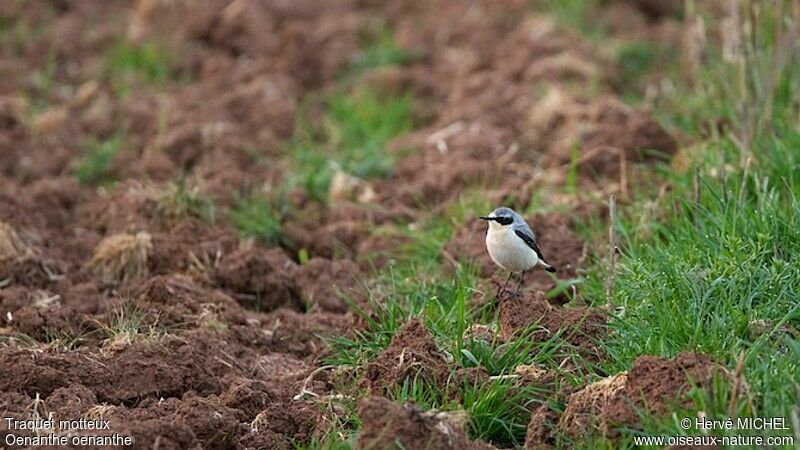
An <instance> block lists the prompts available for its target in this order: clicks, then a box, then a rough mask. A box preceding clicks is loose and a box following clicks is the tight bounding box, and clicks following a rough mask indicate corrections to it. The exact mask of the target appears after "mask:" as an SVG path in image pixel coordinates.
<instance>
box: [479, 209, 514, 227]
mask: <svg viewBox="0 0 800 450" xmlns="http://www.w3.org/2000/svg"><path fill="white" fill-rule="evenodd" d="M480 218H481V219H483V220H485V221H487V222H489V229H490V230H491V229H498V228H506V227H508V226H510V225H512V224H513V223H514V222H516V221H518V220H522V217H520V215H519V214H517V213H516V212H515V211H514V210H513V209H511V208H507V207H505V206H502V207H500V208H497V209H495V210H494V211H492V212H490V213H489V215H488V216H481V217H480Z"/></svg>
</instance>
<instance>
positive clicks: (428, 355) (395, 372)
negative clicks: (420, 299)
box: [361, 319, 450, 394]
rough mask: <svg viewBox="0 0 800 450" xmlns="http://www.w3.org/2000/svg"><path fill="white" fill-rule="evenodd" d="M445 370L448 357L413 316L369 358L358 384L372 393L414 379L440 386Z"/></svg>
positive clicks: (447, 368) (445, 379)
mask: <svg viewBox="0 0 800 450" xmlns="http://www.w3.org/2000/svg"><path fill="white" fill-rule="evenodd" d="M449 371H450V370H449V366H448V359H447V357H446V356H445V355H444V354H443V353H442V352H440V351H439V349H438V348H437V347H436V342H434V340H433V336H432V335H431V333H430V332H429V331H428V329H427V328H426V327H425V323H424V322H423V321H422V319H413V320H412V321H411V322H409V323H408V324H406V325H405V326H404V327H403V328H402V329H401V330H400V331H399V332H398V333H397V334H396V335H395V336H394V337H393V338H392V342H391V344H389V346H388V347H386V348H385V349H384V350H383V351H382V352H381V353H380V354H378V356H376V357H375V359H373V360H372V361H370V363H369V364H368V365H367V368H366V370H365V372H364V378H363V379H362V380H361V384H362V385H363V386H364V387H366V388H367V389H368V390H369V391H370V392H372V393H373V394H380V393H382V392H385V391H390V390H392V389H394V388H395V387H397V386H399V385H401V384H402V383H403V382H404V381H405V380H413V379H415V378H416V379H421V380H425V381H427V382H429V383H433V384H440V385H444V384H445V383H446V381H447V377H448V375H449Z"/></svg>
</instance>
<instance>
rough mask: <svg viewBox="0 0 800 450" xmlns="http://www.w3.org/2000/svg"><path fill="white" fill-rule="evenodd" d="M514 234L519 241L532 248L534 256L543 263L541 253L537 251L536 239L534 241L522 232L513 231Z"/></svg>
mask: <svg viewBox="0 0 800 450" xmlns="http://www.w3.org/2000/svg"><path fill="white" fill-rule="evenodd" d="M514 233H517V236H519V237H520V239H522V240H523V241H525V243H526V244H528V247H530V248H532V249H533V251H535V252H536V256H538V257H539V259H541V260H542V261H544V256H542V251H541V250H539V245H538V244H537V243H536V239H534V238H533V237H532V236H529V235H528V234H527V233H525V232H524V231H522V230H514Z"/></svg>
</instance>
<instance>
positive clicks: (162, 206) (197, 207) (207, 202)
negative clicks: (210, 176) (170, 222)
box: [157, 178, 216, 223]
mask: <svg viewBox="0 0 800 450" xmlns="http://www.w3.org/2000/svg"><path fill="white" fill-rule="evenodd" d="M157 210H158V212H159V214H161V215H162V216H164V217H166V218H169V219H176V218H179V217H196V218H198V219H201V220H203V221H205V222H208V223H214V220H215V218H216V211H215V207H214V201H213V200H212V199H210V198H209V197H206V196H205V195H203V194H202V193H201V192H200V187H199V186H189V184H188V183H187V182H186V180H185V179H183V178H181V179H180V180H178V181H176V182H173V183H170V184H169V186H167V188H166V190H165V191H164V193H163V194H162V195H161V198H159V200H158V206H157Z"/></svg>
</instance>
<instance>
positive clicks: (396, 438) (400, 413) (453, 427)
mask: <svg viewBox="0 0 800 450" xmlns="http://www.w3.org/2000/svg"><path fill="white" fill-rule="evenodd" d="M358 415H359V417H361V420H362V421H363V425H362V428H361V433H360V434H359V438H358V444H357V446H356V448H359V449H378V448H380V449H397V450H399V449H404V448H408V449H410V448H419V449H423V448H424V449H431V450H444V449H474V450H478V449H487V450H488V449H492V448H494V447H492V446H490V445H488V444H485V443H482V442H479V441H470V439H469V438H468V437H467V434H466V432H465V431H464V428H463V427H462V426H461V424H459V423H458V422H459V421H457V420H448V416H447V415H445V414H442V413H436V412H434V411H432V412H424V411H422V410H421V409H419V408H417V407H416V406H414V405H411V404H406V405H400V404H397V403H394V402H392V401H391V400H388V399H386V398H383V397H368V398H366V399H364V400H362V401H361V403H360V404H359V408H358Z"/></svg>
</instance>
